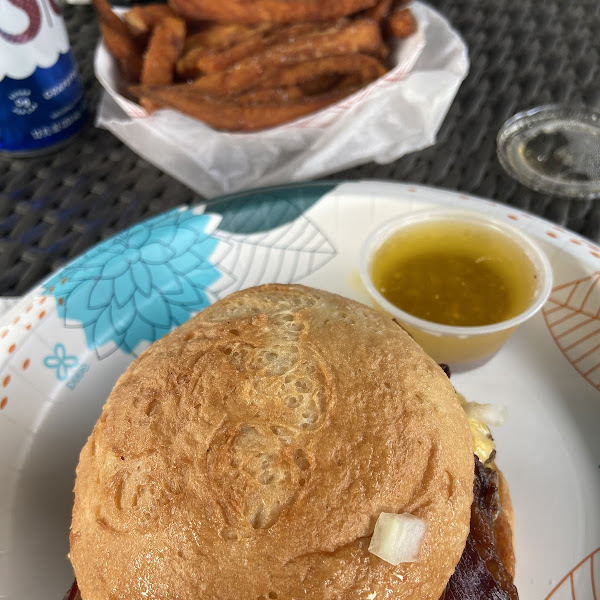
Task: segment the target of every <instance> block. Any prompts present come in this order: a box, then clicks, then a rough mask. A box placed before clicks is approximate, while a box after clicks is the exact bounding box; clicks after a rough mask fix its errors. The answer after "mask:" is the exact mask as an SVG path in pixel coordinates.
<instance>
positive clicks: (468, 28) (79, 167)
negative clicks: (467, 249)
mask: <svg viewBox="0 0 600 600" xmlns="http://www.w3.org/2000/svg"><path fill="white" fill-rule="evenodd" d="M431 3H432V5H433V6H435V7H436V8H437V9H438V10H439V11H440V12H442V13H443V14H444V15H445V16H446V17H447V18H448V20H449V21H450V22H451V23H452V24H453V25H454V27H455V28H456V29H457V30H458V31H459V32H460V33H461V34H462V36H463V37H464V39H465V41H466V43H467V45H468V47H469V53H470V60H471V70H470V73H469V75H468V77H467V79H466V80H465V82H464V83H463V85H462V87H461V89H460V90H459V92H458V95H457V98H456V100H455V102H454V104H453V105H452V107H451V109H450V111H449V113H448V116H447V118H446V120H445V122H444V124H443V126H442V128H441V131H440V132H439V135H438V141H437V143H436V144H435V145H434V146H432V147H430V148H427V149H426V150H423V151H421V152H416V153H413V154H410V155H407V156H404V157H402V158H401V159H399V160H397V161H395V162H394V163H392V164H389V165H377V164H366V165H363V166H360V167H358V168H353V169H350V170H346V171H343V172H340V173H337V174H335V175H334V176H333V178H339V179H364V178H377V179H390V180H396V181H410V182H417V183H423V184H428V185H434V186H439V187H445V188H451V189H459V190H462V191H465V192H467V193H471V194H474V195H479V196H484V197H488V198H494V199H495V200H497V201H499V202H503V203H505V204H508V205H512V206H516V207H520V208H522V209H525V210H528V211H530V212H532V213H534V214H537V215H540V216H543V217H545V218H547V219H549V220H551V221H553V222H555V223H558V224H561V225H564V226H566V227H568V228H570V229H572V230H573V231H576V232H579V233H581V234H583V235H585V236H587V237H588V238H590V239H592V240H595V241H600V202H595V201H582V200H577V201H570V200H566V199H561V198H553V197H549V196H545V195H542V194H538V193H535V192H532V191H530V190H528V189H526V188H524V187H523V186H520V185H519V184H518V183H516V182H515V181H513V180H512V179H510V178H509V177H508V176H507V175H506V174H505V173H504V171H503V170H502V168H501V167H500V165H499V163H498V161H497V159H496V133H497V131H498V129H499V128H500V126H501V124H502V123H503V122H504V121H505V120H506V119H507V118H508V117H509V116H511V115H512V114H514V113H516V112H518V111H520V110H523V109H526V108H530V107H532V106H536V105H540V104H546V103H564V104H575V105H577V104H583V105H587V106H592V107H600V86H599V85H598V83H597V82H598V81H599V79H600V78H599V75H600V72H599V71H600V60H599V56H598V53H599V50H600V41H599V40H600V3H598V0H572V1H571V2H568V3H565V2H561V1H560V0H432V1H431ZM65 19H66V22H67V27H68V29H69V32H70V38H71V44H72V46H73V50H74V53H75V57H76V59H77V62H78V64H79V68H80V71H81V74H82V77H83V81H84V85H85V89H86V97H87V102H88V106H89V107H90V109H91V110H90V112H91V113H93V112H94V109H95V107H96V105H97V103H98V99H99V96H100V85H99V84H98V82H97V81H96V80H95V77H94V73H93V54H94V48H95V46H96V43H97V40H98V28H97V25H96V19H95V15H94V11H93V9H92V8H91V7H89V6H68V7H66V9H65ZM200 200H202V198H201V197H199V196H198V195H197V194H195V193H193V192H192V191H190V190H189V189H188V188H186V187H185V186H184V185H183V184H181V183H179V182H178V181H176V180H174V179H173V178H171V177H170V176H169V175H166V174H164V173H162V172H161V171H160V170H159V169H157V168H156V167H154V166H153V165H150V164H149V163H147V162H146V161H145V160H143V159H142V158H140V157H138V156H137V155H136V154H134V153H133V152H132V151H131V150H129V148H127V147H126V146H124V145H123V144H122V143H121V142H120V141H119V140H118V139H117V138H115V137H114V136H112V134H110V133H108V132H107V131H104V130H100V129H96V128H95V127H94V125H93V114H92V115H91V117H90V122H89V123H88V125H87V126H86V128H85V129H84V131H83V132H82V133H81V134H80V135H79V136H78V137H77V138H76V139H75V140H74V141H73V142H72V143H71V144H69V145H68V146H66V147H65V148H64V149H62V150H61V151H60V152H59V153H56V154H52V155H49V156H45V157H39V158H28V159H14V158H6V157H5V158H0V236H1V237H0V295H16V294H22V293H24V292H26V291H27V290H28V289H29V288H31V287H32V286H33V285H35V284H36V283H38V282H39V281H40V280H41V279H42V278H43V277H45V276H46V275H47V274H48V273H50V272H51V271H53V270H55V269H57V268H58V267H60V266H61V265H62V264H64V263H65V262H66V261H68V260H69V259H71V258H73V257H74V256H76V255H78V254H80V253H81V252H83V251H84V250H86V249H87V248H89V247H90V246H92V245H93V244H95V243H97V242H98V241H100V240H102V239H104V238H106V237H108V236H110V235H113V234H114V233H116V232H118V231H120V230H121V229H124V228H126V227H128V226H130V225H132V224H133V223H136V222H138V221H140V220H142V219H144V218H147V217H149V216H151V215H154V214H157V213H159V212H162V211H164V210H166V209H168V208H171V207H174V206H178V205H181V204H186V203H192V202H197V201H200Z"/></svg>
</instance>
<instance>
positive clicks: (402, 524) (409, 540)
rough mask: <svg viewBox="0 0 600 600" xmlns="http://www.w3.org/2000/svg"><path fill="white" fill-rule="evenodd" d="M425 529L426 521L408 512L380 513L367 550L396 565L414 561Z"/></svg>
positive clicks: (417, 555)
mask: <svg viewBox="0 0 600 600" xmlns="http://www.w3.org/2000/svg"><path fill="white" fill-rule="evenodd" d="M426 530H427V522H426V521H424V520H423V519H419V518H418V517H414V516H413V515H409V514H400V515H398V514H395V513H381V514H380V515H379V518H378V519H377V523H375V530H374V531H373V537H372V538H371V544H370V545H369V552H371V554H374V555H375V556H378V557H379V558H381V559H382V560H385V561H386V562H389V563H391V564H392V565H394V566H396V565H399V564H400V563H407V562H415V561H416V560H417V558H418V557H419V551H420V550H421V544H422V543H423V538H424V537H425V531H426Z"/></svg>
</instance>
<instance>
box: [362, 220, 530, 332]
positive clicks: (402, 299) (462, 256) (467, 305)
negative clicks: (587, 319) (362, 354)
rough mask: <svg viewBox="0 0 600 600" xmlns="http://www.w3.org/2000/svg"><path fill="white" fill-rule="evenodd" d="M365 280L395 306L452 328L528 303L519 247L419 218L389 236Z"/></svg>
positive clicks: (501, 317)
mask: <svg viewBox="0 0 600 600" xmlns="http://www.w3.org/2000/svg"><path fill="white" fill-rule="evenodd" d="M371 277H372V281H373V283H374V285H375V287H376V288H377V290H379V292H380V293H381V294H382V295H383V296H384V297H385V298H386V299H387V300H388V301H389V302H391V303H392V304H394V305H395V306H397V307H398V308H400V309H401V310H403V311H405V312H407V313H410V314H412V315H414V316H415V317H419V318H421V319H424V320H427V321H432V322H434V323H441V324H444V325H454V326H478V325H490V324H492V323H498V322H500V321H505V320H507V319H511V318H513V317H515V316H517V315H518V314H520V313H521V312H523V311H524V310H525V309H527V307H528V306H529V305H530V303H531V301H532V298H533V296H534V294H535V291H536V287H537V281H536V271H535V267H534V265H533V262H532V261H531V259H530V258H529V257H528V256H527V254H526V253H525V252H524V251H523V249H522V248H521V247H520V246H519V245H518V244H517V243H515V242H514V241H513V240H511V239H510V238H509V237H508V236H507V235H505V234H503V233H501V232H499V231H497V230H495V229H493V228H490V227H485V226H481V225H478V224H476V223H469V222H464V223H461V222H458V221H456V220H451V221H450V220H449V221H447V222H445V221H432V222H427V221H425V222H420V223H415V224H414V225H411V226H410V227H406V228H403V229H401V230H400V231H397V232H396V233H394V234H392V235H391V236H390V237H389V238H388V239H387V240H386V241H385V242H384V243H383V244H382V246H381V247H380V248H379V249H378V250H377V252H376V253H375V255H374V257H373V260H372V262H371Z"/></svg>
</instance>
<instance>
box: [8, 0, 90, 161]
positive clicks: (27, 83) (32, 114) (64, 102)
mask: <svg viewBox="0 0 600 600" xmlns="http://www.w3.org/2000/svg"><path fill="white" fill-rule="evenodd" d="M85 120H86V110H85V100H84V95H83V87H82V85H81V80H80V77H79V73H78V70H77V65H76V63H75V59H74V57H73V52H72V51H71V47H70V45H69V38H68V35H67V30H66V28H65V24H64V21H63V18H62V16H61V12H60V8H59V6H58V4H57V0H0V152H1V153H8V154H11V155H17V156H28V155H35V154H41V153H44V152H48V151H50V150H53V149H55V148H56V147H58V146H60V145H62V143H64V142H65V141H67V140H68V139H69V138H71V137H72V136H73V135H74V134H75V133H77V132H78V131H79V130H80V129H81V128H82V126H83V125H84V123H85Z"/></svg>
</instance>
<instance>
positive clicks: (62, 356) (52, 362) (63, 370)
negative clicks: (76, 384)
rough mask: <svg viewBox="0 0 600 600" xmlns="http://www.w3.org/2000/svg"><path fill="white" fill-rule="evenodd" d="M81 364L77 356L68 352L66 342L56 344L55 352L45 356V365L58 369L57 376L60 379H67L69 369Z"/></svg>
mask: <svg viewBox="0 0 600 600" xmlns="http://www.w3.org/2000/svg"><path fill="white" fill-rule="evenodd" d="M78 364H79V359H78V358H77V357H76V356H73V355H70V354H67V349H66V348H65V346H64V344H60V343H58V344H55V346H54V354H50V355H49V356H46V358H44V366H45V367H47V368H48V369H56V378H57V379H58V380H59V381H65V379H66V378H67V377H68V376H69V371H70V370H71V369H72V368H74V367H76V366H77V365H78Z"/></svg>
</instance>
